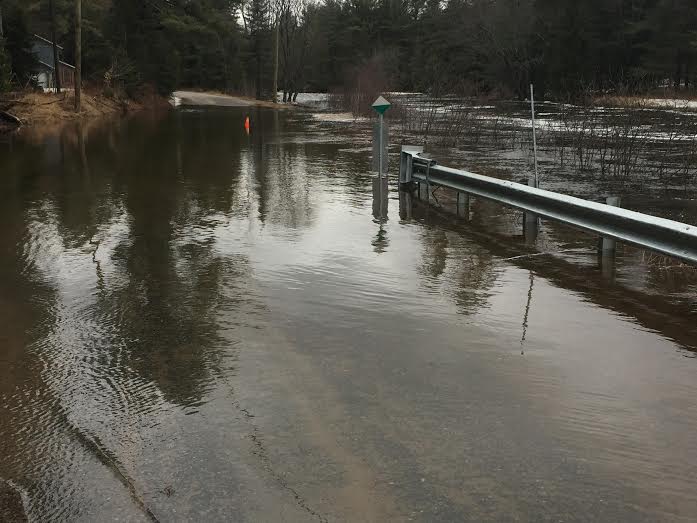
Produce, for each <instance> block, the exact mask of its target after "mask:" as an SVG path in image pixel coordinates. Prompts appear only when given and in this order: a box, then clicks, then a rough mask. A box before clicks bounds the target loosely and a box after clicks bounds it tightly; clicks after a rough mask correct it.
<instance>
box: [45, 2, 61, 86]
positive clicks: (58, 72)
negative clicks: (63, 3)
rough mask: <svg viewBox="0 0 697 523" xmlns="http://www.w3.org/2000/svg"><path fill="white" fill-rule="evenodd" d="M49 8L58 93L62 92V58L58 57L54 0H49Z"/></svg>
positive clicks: (54, 72) (54, 78) (54, 71)
mask: <svg viewBox="0 0 697 523" xmlns="http://www.w3.org/2000/svg"><path fill="white" fill-rule="evenodd" d="M48 8H49V11H50V16H51V40H53V85H54V86H55V87H56V93H60V92H61V70H60V58H59V57H58V43H57V42H56V9H55V7H54V5H53V0H48Z"/></svg>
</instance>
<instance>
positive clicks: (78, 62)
mask: <svg viewBox="0 0 697 523" xmlns="http://www.w3.org/2000/svg"><path fill="white" fill-rule="evenodd" d="M81 96H82V0H75V112H77V113H79V112H80V109H81V100H80V97H81Z"/></svg>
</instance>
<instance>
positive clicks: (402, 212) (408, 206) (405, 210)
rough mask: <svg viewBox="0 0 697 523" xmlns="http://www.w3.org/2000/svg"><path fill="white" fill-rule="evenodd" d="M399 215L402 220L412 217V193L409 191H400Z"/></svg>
mask: <svg viewBox="0 0 697 523" xmlns="http://www.w3.org/2000/svg"><path fill="white" fill-rule="evenodd" d="M399 217H400V218H401V219H402V220H411V218H412V194H411V192H409V191H399Z"/></svg>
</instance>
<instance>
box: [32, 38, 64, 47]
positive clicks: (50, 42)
mask: <svg viewBox="0 0 697 523" xmlns="http://www.w3.org/2000/svg"><path fill="white" fill-rule="evenodd" d="M34 38H37V39H38V40H41V41H42V42H44V43H46V44H49V45H53V41H51V40H49V39H48V38H44V37H43V36H39V35H37V34H35V35H34ZM56 47H57V48H58V49H60V50H61V51H62V50H63V47H62V46H60V45H58V44H56Z"/></svg>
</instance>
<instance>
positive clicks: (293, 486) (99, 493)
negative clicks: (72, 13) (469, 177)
mask: <svg viewBox="0 0 697 523" xmlns="http://www.w3.org/2000/svg"><path fill="white" fill-rule="evenodd" d="M244 116H245V113H244V112H242V110H236V109H229V110H206V111H199V110H192V109H181V110H179V111H177V112H172V113H171V114H169V115H166V116H161V117H157V118H155V117H153V118H139V119H132V120H127V121H120V122H117V123H112V124H107V125H103V126H99V127H95V128H92V129H78V128H67V129H66V130H65V131H64V132H62V133H61V134H60V135H57V136H54V137H48V138H42V139H39V140H37V139H32V138H31V137H29V136H25V137H22V136H20V137H14V138H12V139H10V138H5V141H4V142H2V143H1V144H0V217H1V219H2V222H1V223H2V225H3V234H2V235H0V249H1V252H2V255H1V256H0V320H1V322H2V323H1V324H0V486H1V485H2V484H6V485H7V484H9V485H10V486H11V488H12V489H15V491H18V492H20V493H21V494H22V496H23V501H24V504H25V507H26V511H27V513H28V514H29V516H30V518H31V519H33V520H37V521H44V520H63V521H75V520H81V521H95V520H99V521H105V520H148V519H150V520H159V521H186V520H202V521H312V520H319V521H406V520H417V521H463V520H464V521H589V520H594V521H597V520H601V521H619V520H631V521H694V520H695V518H697V494H696V492H697V490H696V489H695V486H696V485H697V436H696V435H697V406H696V405H697V403H696V402H695V398H697V360H695V359H694V357H693V356H694V355H695V352H694V350H695V349H696V348H697V347H696V346H697V305H696V303H697V299H696V296H697V289H696V285H697V283H696V279H697V278H695V276H694V272H691V271H689V270H681V271H679V272H672V271H671V270H666V269H665V268H664V267H657V266H655V265H652V264H650V263H647V262H646V260H645V258H642V255H641V254H640V253H637V251H635V250H632V249H629V248H621V249H620V251H619V256H618V262H617V266H616V267H615V268H614V270H611V271H607V270H602V269H600V268H599V267H598V266H597V263H596V259H595V254H594V246H595V239H593V238H591V237H589V236H584V235H581V234H579V233H576V232H574V231H571V230H569V229H567V228H565V227H563V226H559V225H554V224H544V225H543V229H542V231H541V233H540V236H539V237H538V238H537V240H536V241H535V242H532V243H531V242H529V241H528V242H526V241H525V240H524V239H523V238H522V236H521V234H520V231H519V229H520V217H519V216H518V214H517V213H514V212H511V211H507V210H505V209H502V208H500V207H499V206H497V205H495V204H491V203H487V202H481V201H475V202H474V203H473V205H472V215H471V217H470V219H469V220H466V219H463V218H458V217H456V216H455V215H453V214H452V213H451V212H450V209H449V206H448V204H443V203H442V202H445V201H447V199H446V198H444V199H443V200H442V202H440V203H439V204H437V205H436V206H427V205H425V204H424V203H423V202H419V201H411V202H407V201H405V200H404V198H403V199H402V208H401V209H400V201H399V197H398V195H397V193H396V192H394V188H391V192H390V195H389V200H388V202H387V207H388V208H387V215H386V216H384V215H381V214H380V213H378V214H377V217H374V216H373V197H372V189H371V176H370V174H368V173H367V170H368V168H369V165H370V162H369V154H368V153H367V152H366V141H365V138H364V137H365V136H368V133H364V132H363V131H351V130H349V128H348V127H347V126H345V125H344V126H341V125H332V124H319V123H316V122H313V120H312V119H311V117H310V116H309V115H307V114H305V113H302V112H299V111H298V112H292V113H285V112H283V113H279V112H266V111H256V112H252V114H251V116H252V134H251V136H247V135H246V134H245V133H244V129H243V125H242V122H243V118H244ZM377 203H378V205H377V208H378V209H379V207H380V202H379V201H378V202H377ZM408 205H411V211H408ZM400 211H401V216H402V217H400ZM1 506H2V505H1V504H0V507H1ZM0 510H1V508H0ZM0 519H2V514H0Z"/></svg>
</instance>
